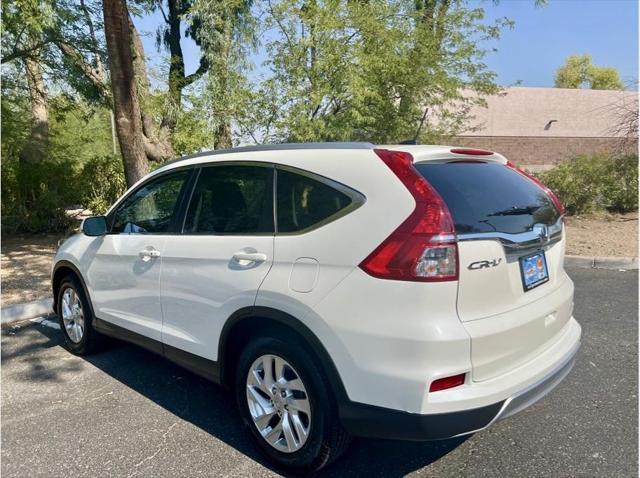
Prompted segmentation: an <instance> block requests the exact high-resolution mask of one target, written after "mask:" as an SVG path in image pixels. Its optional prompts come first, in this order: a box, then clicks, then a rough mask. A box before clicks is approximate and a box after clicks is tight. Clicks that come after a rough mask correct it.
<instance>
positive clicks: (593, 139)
mask: <svg viewBox="0 0 640 478" xmlns="http://www.w3.org/2000/svg"><path fill="white" fill-rule="evenodd" d="M486 101H487V107H486V108H484V107H480V106H476V107H474V108H473V109H472V110H471V112H470V114H471V117H472V120H471V121H470V127H469V129H468V130H467V131H466V132H464V133H462V134H461V135H460V136H459V137H458V138H456V142H457V143H458V144H462V145H465V146H474V147H478V148H486V149H490V150H493V151H497V152H499V153H502V154H504V155H505V156H507V157H508V158H510V159H511V160H513V161H514V162H515V163H517V164H520V165H526V164H549V165H552V164H557V163H559V162H562V161H566V160H568V159H571V158H573V157H575V156H577V155H581V154H598V153H632V152H637V149H638V138H637V135H636V136H635V137H633V138H628V137H626V134H625V132H624V131H623V129H621V128H620V126H621V123H622V122H623V118H624V117H625V116H628V115H629V112H634V113H635V114H636V115H637V111H638V92H637V91H605V90H587V89H564V88H525V87H513V88H506V89H505V90H504V93H503V94H500V95H494V96H491V97H488V98H487V99H486Z"/></svg>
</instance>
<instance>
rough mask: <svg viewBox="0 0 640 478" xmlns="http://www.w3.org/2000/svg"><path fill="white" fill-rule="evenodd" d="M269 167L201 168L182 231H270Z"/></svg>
mask: <svg viewBox="0 0 640 478" xmlns="http://www.w3.org/2000/svg"><path fill="white" fill-rule="evenodd" d="M272 191H273V168H271V167H260V166H213V167H208V168H203V169H202V171H201V172H200V177H199V178H198V183H197V185H196V188H195V190H194V192H193V196H192V198H191V203H190V204H189V210H188V213H187V218H186V220H185V227H184V232H185V233H188V234H256V233H272V232H273V193H272Z"/></svg>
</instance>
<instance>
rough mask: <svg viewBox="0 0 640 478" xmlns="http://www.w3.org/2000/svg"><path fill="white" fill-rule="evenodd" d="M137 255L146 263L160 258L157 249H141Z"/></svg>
mask: <svg viewBox="0 0 640 478" xmlns="http://www.w3.org/2000/svg"><path fill="white" fill-rule="evenodd" d="M138 255H139V256H140V259H142V260H143V261H145V262H146V261H149V260H151V259H155V258H156V257H160V251H159V250H158V249H143V250H141V251H140V252H139V253H138Z"/></svg>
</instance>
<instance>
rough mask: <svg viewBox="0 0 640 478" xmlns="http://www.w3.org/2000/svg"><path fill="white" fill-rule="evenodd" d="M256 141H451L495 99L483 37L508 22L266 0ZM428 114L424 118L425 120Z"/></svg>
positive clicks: (473, 14)
mask: <svg viewBox="0 0 640 478" xmlns="http://www.w3.org/2000/svg"><path fill="white" fill-rule="evenodd" d="M258 16H260V17H262V18H264V19H265V20H264V21H265V27H266V29H267V30H268V31H269V36H268V38H269V40H268V41H267V42H266V49H267V53H268V54H267V58H268V60H267V62H266V66H267V67H268V68H269V69H270V70H271V71H272V72H273V74H272V75H271V76H270V77H269V78H267V79H265V80H264V81H263V82H262V83H261V84H260V85H259V87H258V89H257V93H256V94H255V96H254V98H255V101H256V103H255V106H254V107H253V108H252V110H253V111H255V112H256V117H255V118H254V119H253V124H254V125H256V127H257V132H253V134H252V135H253V136H254V137H256V138H260V139H261V140H263V141H282V140H291V141H322V140H368V141H375V142H380V143H384V142H397V141H402V140H406V139H410V138H413V137H414V136H415V134H416V129H417V126H418V124H419V123H420V122H421V121H422V120H424V122H425V127H424V128H423V130H422V134H421V136H420V138H418V139H420V140H422V141H425V140H428V139H429V138H433V137H434V136H439V135H441V134H443V133H447V134H453V133H455V132H456V131H457V130H459V129H460V128H461V127H462V125H463V124H464V122H465V120H466V117H467V113H468V110H469V108H470V106H471V105H472V104H474V103H481V102H482V101H483V100H482V95H486V94H492V93H496V92H497V91H498V87H497V86H496V84H495V81H494V80H495V75H494V73H493V72H491V71H490V70H489V69H488V68H487V66H486V65H485V63H484V56H485V55H486V53H487V51H486V50H485V49H484V48H483V46H482V45H483V42H484V41H485V40H492V39H496V38H498V37H499V34H500V29H501V28H502V27H504V26H510V25H511V22H509V21H508V20H507V19H500V20H499V21H497V22H496V23H486V22H485V20H484V10H483V9H482V8H480V7H473V6H470V5H469V4H467V2H464V1H450V0H428V1H418V2H415V1H413V0H392V1H384V2H383V1H354V0H268V1H267V2H266V4H264V11H260V12H259V14H258ZM425 113H427V114H426V115H425Z"/></svg>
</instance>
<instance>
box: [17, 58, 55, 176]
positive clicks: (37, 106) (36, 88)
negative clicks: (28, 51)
mask: <svg viewBox="0 0 640 478" xmlns="http://www.w3.org/2000/svg"><path fill="white" fill-rule="evenodd" d="M24 64H25V70H26V75H27V85H28V87H29V98H30V100H31V134H30V135H29V139H28V140H27V142H26V144H25V146H24V148H23V150H22V153H21V155H20V159H21V160H22V161H24V162H25V163H29V164H37V163H39V162H41V161H42V160H43V159H44V158H45V156H46V154H47V143H48V142H49V107H48V101H47V91H46V89H45V85H44V79H43V77H42V65H40V63H39V61H38V59H36V58H32V57H26V58H25V61H24Z"/></svg>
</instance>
